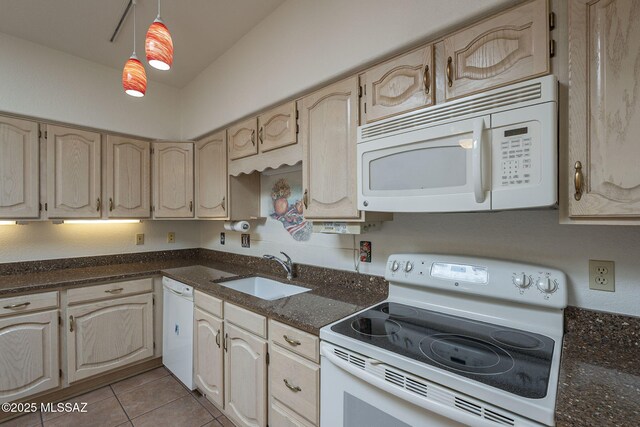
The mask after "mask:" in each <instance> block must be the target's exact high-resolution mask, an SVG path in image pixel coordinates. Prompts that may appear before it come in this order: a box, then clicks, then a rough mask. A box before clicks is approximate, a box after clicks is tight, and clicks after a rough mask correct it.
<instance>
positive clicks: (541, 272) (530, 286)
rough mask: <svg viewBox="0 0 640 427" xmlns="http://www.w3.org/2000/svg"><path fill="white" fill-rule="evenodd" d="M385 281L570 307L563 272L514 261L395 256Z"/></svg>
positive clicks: (441, 256)
mask: <svg viewBox="0 0 640 427" xmlns="http://www.w3.org/2000/svg"><path fill="white" fill-rule="evenodd" d="M385 278H386V279H387V280H388V281H389V282H390V283H391V284H392V285H393V283H401V284H407V285H412V286H418V287H428V288H439V289H444V290H450V291H453V292H463V293H468V294H476V295H484V296H487V297H492V298H496V299H504V300H511V301H517V302H521V303H527V304H534V305H542V306H550V307H557V308H564V307H566V305H567V279H566V275H565V274H564V273H563V272H562V271H559V270H556V269H552V268H547V267H541V266H537V265H531V264H523V263H516V262H512V261H501V260H496V259H487V258H471V257H464V256H454V255H432V254H395V255H391V256H390V257H389V259H388V261H387V266H386V274H385Z"/></svg>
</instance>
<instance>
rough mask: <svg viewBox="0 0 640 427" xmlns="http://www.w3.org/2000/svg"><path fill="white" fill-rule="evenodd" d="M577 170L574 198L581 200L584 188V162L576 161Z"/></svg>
mask: <svg viewBox="0 0 640 427" xmlns="http://www.w3.org/2000/svg"><path fill="white" fill-rule="evenodd" d="M574 168H575V170H576V174H575V176H574V178H573V179H574V185H575V188H576V193H575V194H574V195H573V197H574V199H576V200H580V199H582V189H583V188H584V176H583V174H582V163H581V162H579V161H578V162H576V164H575V166H574Z"/></svg>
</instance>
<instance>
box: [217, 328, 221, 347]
mask: <svg viewBox="0 0 640 427" xmlns="http://www.w3.org/2000/svg"><path fill="white" fill-rule="evenodd" d="M216 345H217V346H218V348H220V329H218V332H216Z"/></svg>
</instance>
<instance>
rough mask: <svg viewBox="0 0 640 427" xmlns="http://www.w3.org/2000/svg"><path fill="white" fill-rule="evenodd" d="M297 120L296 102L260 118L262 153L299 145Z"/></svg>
mask: <svg viewBox="0 0 640 427" xmlns="http://www.w3.org/2000/svg"><path fill="white" fill-rule="evenodd" d="M296 118H297V117H296V103H295V102H288V103H286V104H284V105H281V106H279V107H276V108H273V109H271V110H270V111H267V112H266V113H264V114H261V115H260V116H258V141H259V142H260V152H265V151H269V150H273V149H276V148H280V147H286V146H287V145H293V144H295V143H297V142H298V138H297V136H298V135H297V129H296Z"/></svg>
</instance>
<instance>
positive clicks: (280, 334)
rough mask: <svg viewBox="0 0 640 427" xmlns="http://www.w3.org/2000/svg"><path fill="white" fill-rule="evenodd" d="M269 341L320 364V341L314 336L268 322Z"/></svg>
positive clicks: (280, 324) (274, 322) (278, 323)
mask: <svg viewBox="0 0 640 427" xmlns="http://www.w3.org/2000/svg"><path fill="white" fill-rule="evenodd" d="M269 340H270V341H271V342H273V343H275V344H278V345H280V346H282V347H284V348H286V349H287V350H290V351H292V352H294V353H296V354H299V355H300V356H302V357H306V358H307V359H309V360H311V361H313V362H316V363H319V362H320V340H319V339H318V337H316V336H315V335H311V334H308V333H306V332H302V331H301V330H299V329H296V328H294V327H291V326H288V325H284V324H282V323H280V322H276V321H275V320H269Z"/></svg>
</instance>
